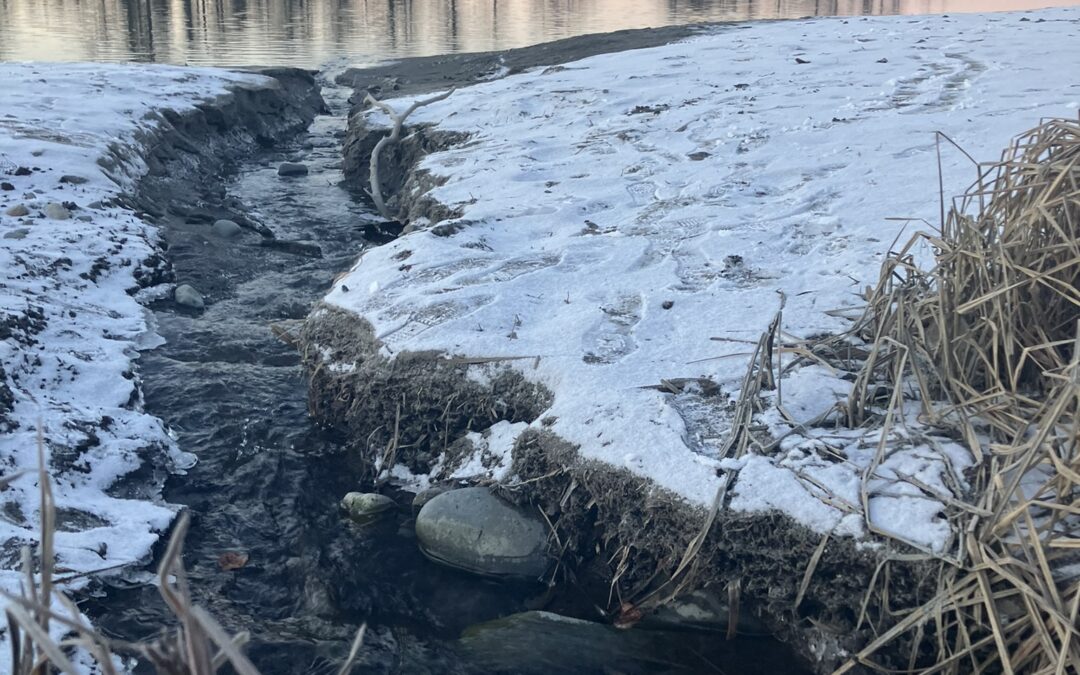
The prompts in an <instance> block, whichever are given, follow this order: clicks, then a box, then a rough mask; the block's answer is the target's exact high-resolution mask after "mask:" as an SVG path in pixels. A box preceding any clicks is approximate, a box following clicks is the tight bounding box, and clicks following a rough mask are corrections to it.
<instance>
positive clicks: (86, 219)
mask: <svg viewBox="0 0 1080 675" xmlns="http://www.w3.org/2000/svg"><path fill="white" fill-rule="evenodd" d="M75 220H79V221H82V222H84V223H92V222H94V217H93V216H89V215H86V214H83V215H81V216H75Z"/></svg>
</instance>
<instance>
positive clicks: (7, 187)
mask: <svg viewBox="0 0 1080 675" xmlns="http://www.w3.org/2000/svg"><path fill="white" fill-rule="evenodd" d="M14 189H15V186H14V185H12V184H11V183H0V190H3V191H4V192H11V191H12V190H14Z"/></svg>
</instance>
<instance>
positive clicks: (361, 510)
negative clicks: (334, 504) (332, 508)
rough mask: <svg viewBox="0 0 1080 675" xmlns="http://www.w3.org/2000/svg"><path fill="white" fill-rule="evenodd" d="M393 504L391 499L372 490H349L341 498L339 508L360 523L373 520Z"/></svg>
mask: <svg viewBox="0 0 1080 675" xmlns="http://www.w3.org/2000/svg"><path fill="white" fill-rule="evenodd" d="M395 506H396V504H394V500H393V499H390V498H389V497H387V496H386V495H380V494H377V493H374V492H350V493H349V494H347V495H345V496H344V497H343V498H342V500H341V508H343V509H345V513H347V514H349V518H351V519H352V520H354V521H356V522H357V523H360V524H361V525H366V524H368V523H372V522H375V521H376V520H378V519H379V518H382V517H383V516H384V515H386V514H387V513H389V512H390V511H391V510H393V508H394V507H395Z"/></svg>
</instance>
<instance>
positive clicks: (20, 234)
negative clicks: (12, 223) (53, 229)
mask: <svg viewBox="0 0 1080 675" xmlns="http://www.w3.org/2000/svg"><path fill="white" fill-rule="evenodd" d="M28 234H30V230H28V229H26V228H25V227H20V228H19V229H17V230H11V231H9V232H5V233H4V239H25V238H26V235H28Z"/></svg>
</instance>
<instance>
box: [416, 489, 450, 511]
mask: <svg viewBox="0 0 1080 675" xmlns="http://www.w3.org/2000/svg"><path fill="white" fill-rule="evenodd" d="M449 490H450V488H449V487H447V486H445V485H436V486H435V487H429V488H428V489H426V490H422V491H420V492H417V493H416V494H415V495H414V496H413V500H412V510H413V515H416V514H418V513H420V509H422V508H424V504H427V503H428V502H430V501H431V500H432V499H435V498H436V497H438V496H439V495H441V494H443V493H444V492H447V491H449Z"/></svg>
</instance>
